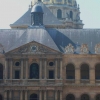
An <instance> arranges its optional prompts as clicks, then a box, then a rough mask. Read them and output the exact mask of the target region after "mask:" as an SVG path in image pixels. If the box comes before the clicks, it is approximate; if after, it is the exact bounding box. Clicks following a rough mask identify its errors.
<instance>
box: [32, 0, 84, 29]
mask: <svg viewBox="0 0 100 100" xmlns="http://www.w3.org/2000/svg"><path fill="white" fill-rule="evenodd" d="M36 2H38V1H36V0H33V1H32V4H33V5H34V4H35V3H36ZM41 2H43V3H44V4H45V5H46V6H47V7H48V8H49V9H50V11H51V12H52V13H53V14H54V16H55V17H56V18H58V19H59V21H60V22H62V23H63V24H64V25H65V26H66V28H83V25H84V24H83V23H82V20H81V19H80V9H79V5H78V4H77V2H76V0H41Z"/></svg>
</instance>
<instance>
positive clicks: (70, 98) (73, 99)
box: [66, 94, 75, 100]
mask: <svg viewBox="0 0 100 100" xmlns="http://www.w3.org/2000/svg"><path fill="white" fill-rule="evenodd" d="M66 100H75V96H74V95H73V94H68V95H67V96H66Z"/></svg>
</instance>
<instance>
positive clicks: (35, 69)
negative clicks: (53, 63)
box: [30, 63, 39, 79]
mask: <svg viewBox="0 0 100 100" xmlns="http://www.w3.org/2000/svg"><path fill="white" fill-rule="evenodd" d="M30 79H39V65H38V64H37V63H33V64H31V66H30Z"/></svg>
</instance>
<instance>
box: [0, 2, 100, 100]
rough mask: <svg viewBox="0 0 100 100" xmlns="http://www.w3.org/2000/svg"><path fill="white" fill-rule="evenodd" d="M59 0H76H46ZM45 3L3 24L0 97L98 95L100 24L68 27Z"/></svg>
mask: <svg viewBox="0 0 100 100" xmlns="http://www.w3.org/2000/svg"><path fill="white" fill-rule="evenodd" d="M56 1H57V2H56ZM58 1H59V2H60V6H62V7H63V6H64V5H65V4H66V5H67V4H69V3H68V2H71V4H69V5H70V6H73V5H74V3H75V2H76V1H75V0H68V2H67V0H66V2H65V0H62V1H60V0H50V2H49V0H48V1H47V0H44V1H43V2H44V4H45V5H49V6H50V5H51V4H52V5H53V6H55V3H56V6H57V4H59V3H58ZM32 4H34V2H32ZM44 4H43V3H42V2H41V1H40V0H39V1H38V2H37V3H36V2H35V4H34V6H33V7H32V8H29V10H28V12H26V13H25V14H24V15H23V16H22V17H21V18H20V19H19V20H17V21H16V22H15V23H13V24H11V28H12V29H6V30H4V29H0V100H100V89H99V88H100V29H67V27H65V26H64V25H63V24H62V22H61V21H59V19H57V18H56V17H55V16H54V14H55V13H54V14H52V12H51V11H50V10H49V9H48V8H47V6H45V5H44ZM55 8H56V7H55ZM30 15H31V16H30ZM29 18H30V19H29ZM25 28H27V29H25Z"/></svg>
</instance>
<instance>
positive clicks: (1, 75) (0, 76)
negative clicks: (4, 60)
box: [0, 64, 3, 79]
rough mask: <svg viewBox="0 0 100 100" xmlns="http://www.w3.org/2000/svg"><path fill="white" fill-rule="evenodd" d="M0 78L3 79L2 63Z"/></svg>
mask: <svg viewBox="0 0 100 100" xmlns="http://www.w3.org/2000/svg"><path fill="white" fill-rule="evenodd" d="M0 79H3V65H2V64H0Z"/></svg>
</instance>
